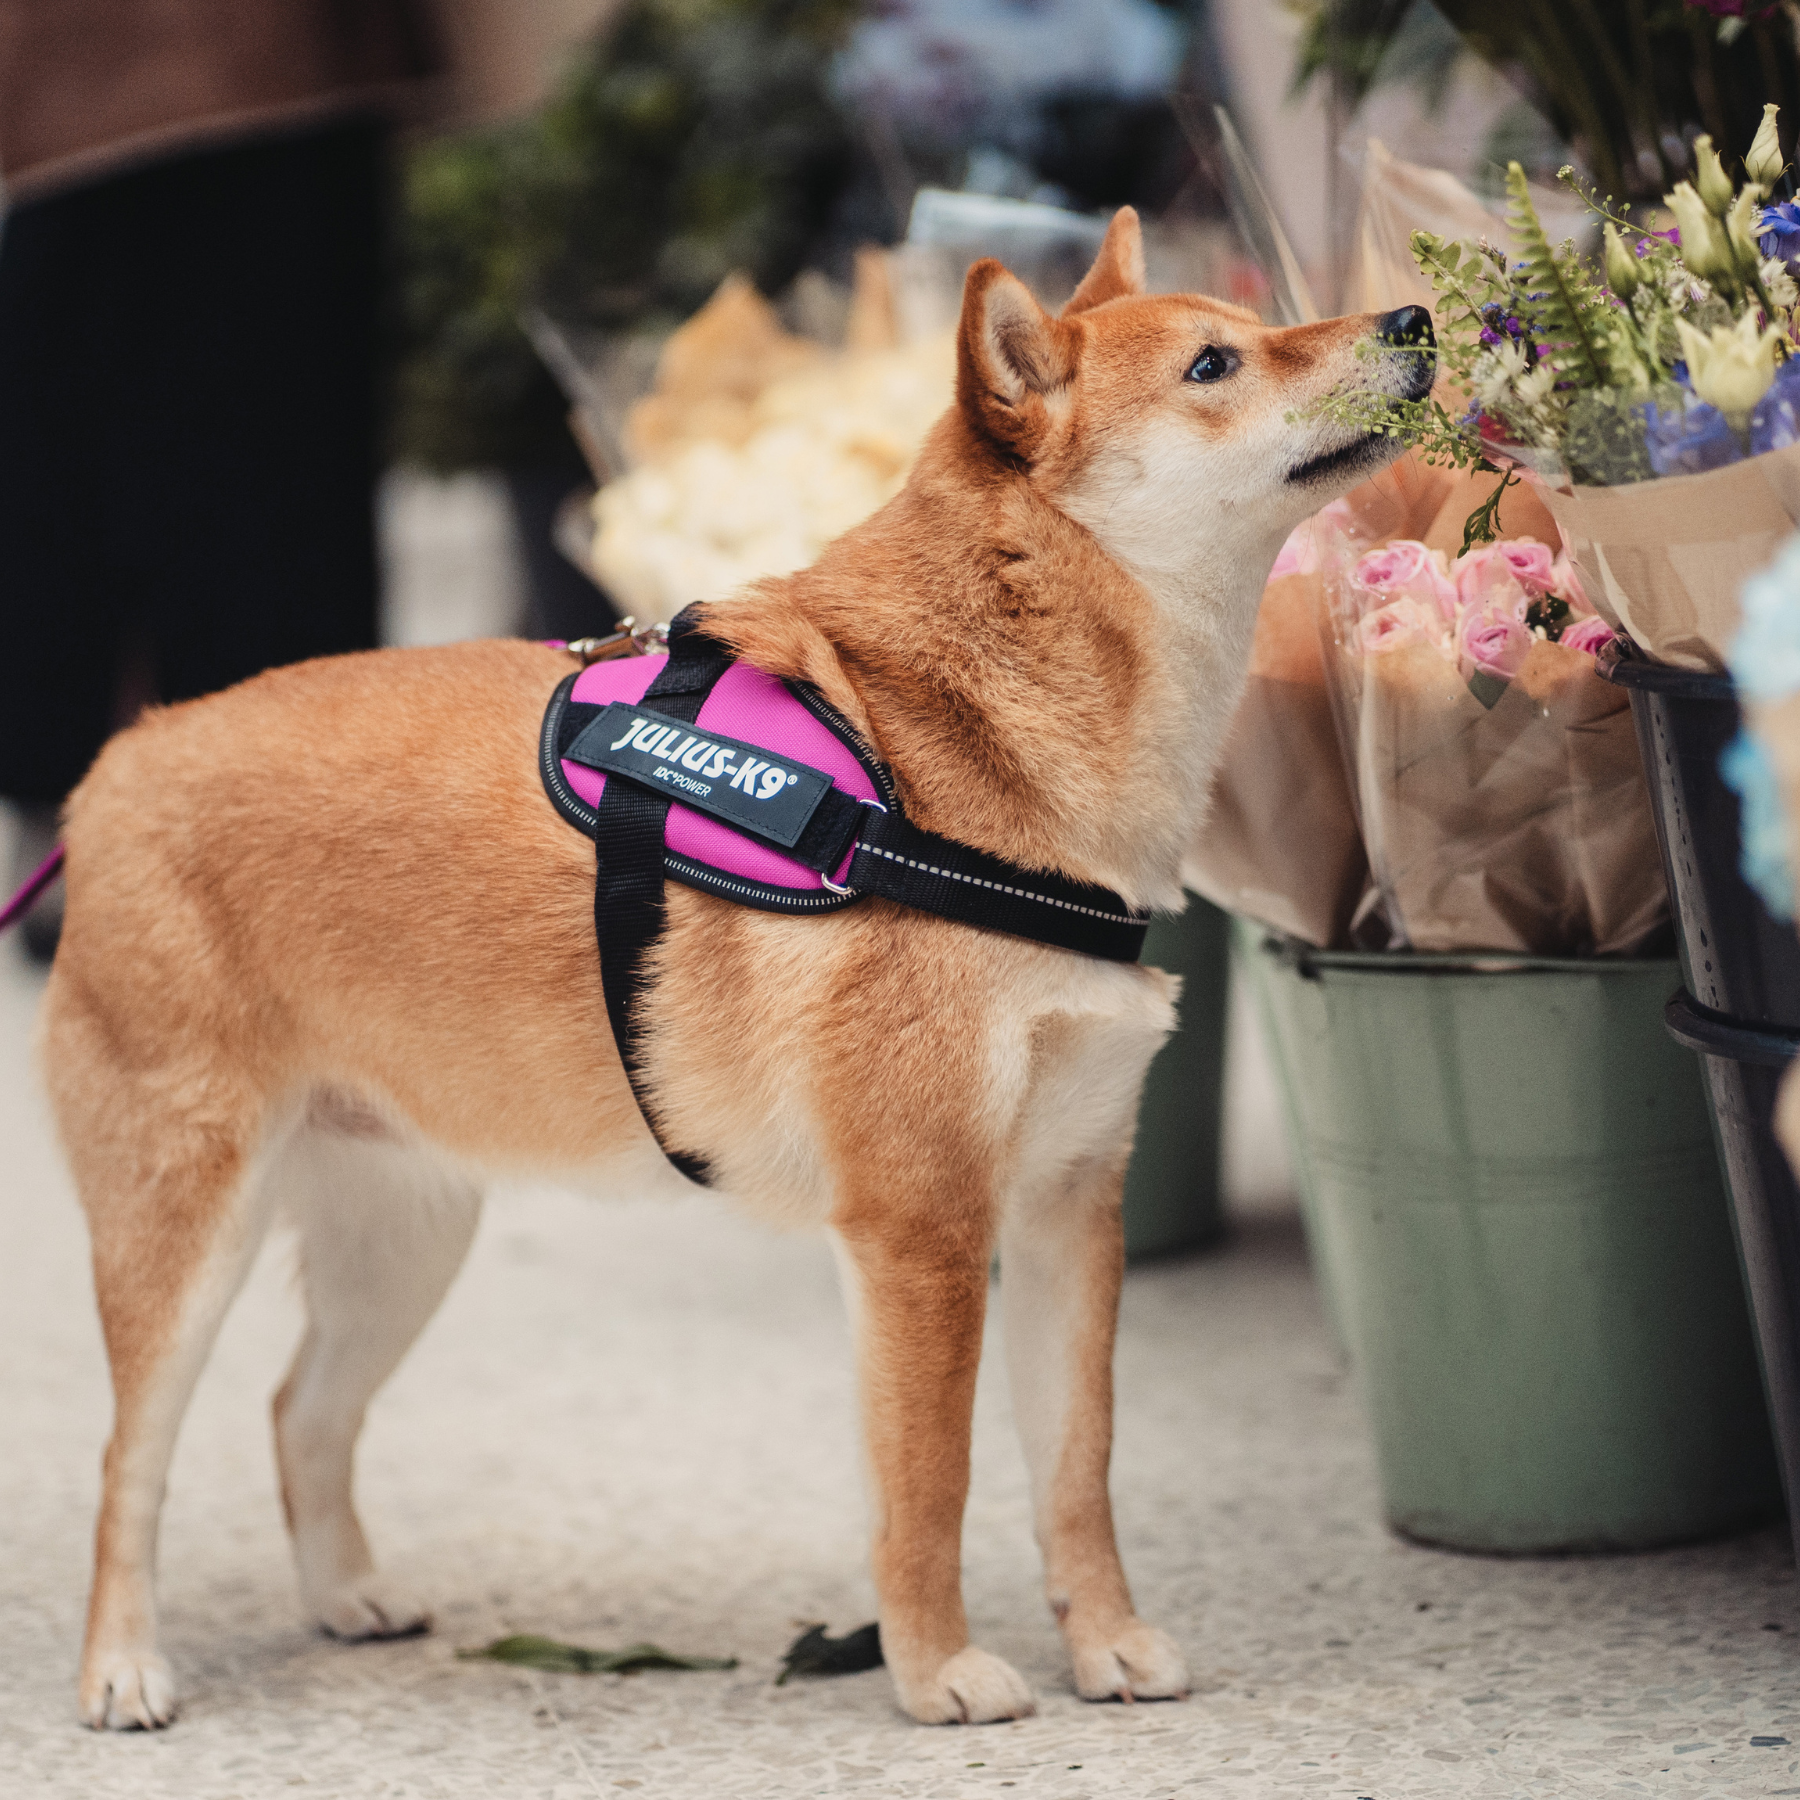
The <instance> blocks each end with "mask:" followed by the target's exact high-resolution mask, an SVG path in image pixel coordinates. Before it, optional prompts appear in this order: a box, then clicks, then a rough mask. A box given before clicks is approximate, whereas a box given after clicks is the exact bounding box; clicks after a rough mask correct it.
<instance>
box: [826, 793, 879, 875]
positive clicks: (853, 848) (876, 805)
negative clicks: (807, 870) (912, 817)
mask: <svg viewBox="0 0 1800 1800" xmlns="http://www.w3.org/2000/svg"><path fill="white" fill-rule="evenodd" d="M862 804H863V805H864V806H872V807H874V809H875V810H876V811H877V812H878V813H884V812H886V811H887V808H886V807H885V806H883V805H882V804H881V802H880V801H879V800H863V801H862ZM861 836H862V834H861V833H860V832H858V834H857V836H856V837H855V838H853V839H852V840H851V843H850V854H851V856H852V857H853V858H854V857H855V855H856V846H857V844H858V842H860V841H861ZM819 881H820V884H821V885H822V886H823V887H824V888H825V889H826V890H827V891H828V892H830V893H833V894H842V895H844V896H845V897H846V898H848V897H849V896H850V895H852V894H854V893H855V892H856V889H855V888H853V887H839V886H838V884H837V883H836V882H835V881H833V880H832V879H831V877H830V876H829V875H827V874H826V873H825V871H824V870H823V869H821V870H820V871H819Z"/></svg>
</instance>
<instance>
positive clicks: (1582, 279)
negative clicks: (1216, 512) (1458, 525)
mask: <svg viewBox="0 0 1800 1800" xmlns="http://www.w3.org/2000/svg"><path fill="white" fill-rule="evenodd" d="M1695 156H1696V168H1695V173H1694V176H1693V179H1692V180H1688V181H1682V182H1679V183H1677V184H1676V186H1675V189H1674V191H1673V192H1672V193H1670V194H1669V195H1667V196H1666V201H1667V205H1668V208H1669V211H1670V214H1671V215H1672V216H1673V218H1674V220H1675V226H1674V228H1673V229H1671V230H1661V231H1658V230H1652V229H1649V228H1648V227H1647V226H1644V225H1640V224H1638V223H1636V222H1635V221H1634V220H1633V219H1632V218H1631V217H1630V216H1629V215H1628V214H1627V213H1625V212H1624V211H1621V210H1618V209H1616V208H1615V207H1614V206H1613V205H1612V203H1611V202H1610V201H1607V200H1605V199H1603V198H1601V197H1599V196H1598V195H1596V194H1593V193H1591V192H1585V191H1583V190H1581V189H1580V188H1579V186H1578V184H1577V183H1576V182H1575V178H1574V176H1573V174H1572V172H1571V171H1569V170H1567V169H1565V170H1564V171H1562V178H1563V180H1564V181H1565V182H1566V183H1567V184H1568V185H1570V186H1571V187H1575V188H1576V191H1577V192H1579V193H1581V195H1582V198H1583V199H1584V201H1585V202H1586V204H1587V205H1588V206H1589V207H1590V208H1591V210H1592V212H1593V213H1594V215H1595V216H1596V218H1597V220H1598V221H1599V223H1600V225H1601V228H1602V236H1603V241H1604V255H1603V258H1602V260H1601V262H1600V263H1599V264H1598V265H1596V264H1595V263H1594V262H1592V261H1590V260H1589V259H1586V258H1584V257H1582V256H1581V255H1580V254H1579V253H1578V252H1577V251H1576V249H1575V247H1574V246H1573V244H1572V243H1564V244H1563V245H1561V246H1560V247H1557V246H1553V245H1552V244H1551V242H1550V241H1549V239H1548V237H1547V236H1546V234H1545V232H1544V229H1543V226H1542V224H1541V223H1540V221H1539V219H1538V215H1537V211H1536V209H1535V207H1534V206H1533V204H1532V201H1531V196H1530V193H1529V191H1528V190H1527V187H1526V183H1525V177H1524V174H1523V172H1522V171H1521V169H1520V168H1519V166H1518V165H1517V164H1514V165H1512V167H1511V168H1510V170H1509V172H1508V191H1509V195H1510V203H1509V207H1508V223H1509V225H1510V227H1511V230H1512V234H1513V237H1514V240H1515V250H1516V254H1509V253H1508V252H1507V251H1505V250H1503V249H1501V248H1498V247H1496V246H1495V245H1493V244H1492V243H1489V242H1487V241H1485V240H1482V241H1480V242H1467V241H1452V240H1448V239H1445V238H1442V237H1438V236H1434V235H1433V234H1431V233H1429V232H1423V231H1421V232H1415V233H1414V234H1413V239H1412V247H1413V252H1414V254H1415V256H1416V257H1417V258H1418V261H1419V265H1420V267H1421V268H1422V270H1423V271H1424V273H1425V274H1426V276H1427V277H1428V278H1429V280H1430V281H1431V283H1432V286H1433V288H1434V290H1435V293H1436V297H1437V304H1436V307H1435V311H1436V314H1437V322H1438V334H1439V343H1440V348H1441V353H1442V358H1443V363H1444V367H1445V383H1444V384H1442V385H1441V387H1440V394H1439V395H1437V396H1434V397H1432V398H1430V399H1428V400H1425V401H1422V402H1415V403H1409V404H1399V405H1395V406H1390V407H1388V408H1387V409H1386V410H1385V416H1382V417H1369V418H1366V419H1365V420H1364V422H1365V423H1366V424H1368V425H1369V427H1370V428H1371V429H1375V430H1381V431H1387V432H1391V433H1393V434H1395V435H1398V436H1400V437H1402V438H1404V439H1405V440H1407V441H1408V442H1409V443H1411V444H1412V445H1414V446H1415V447H1416V448H1417V449H1418V450H1419V451H1420V453H1421V454H1422V455H1423V456H1424V457H1426V458H1427V460H1429V461H1432V462H1436V463H1440V464H1450V465H1454V466H1455V467H1458V468H1461V469H1466V470H1473V471H1477V472H1483V473H1490V474H1496V475H1499V476H1501V482H1500V485H1499V488H1497V489H1495V490H1494V491H1493V492H1492V493H1491V494H1490V496H1489V499H1488V502H1487V504H1486V505H1484V506H1481V507H1478V508H1476V509H1475V510H1474V511H1473V512H1472V513H1471V515H1470V517H1469V519H1468V521H1467V526H1466V530H1465V534H1464V541H1463V547H1464V548H1465V549H1467V548H1471V547H1473V546H1474V545H1475V544H1478V543H1480V542H1483V541H1485V540H1486V539H1488V538H1489V537H1490V536H1491V535H1492V527H1493V510H1494V506H1495V505H1496V504H1497V502H1498V498H1499V493H1500V492H1501V491H1504V489H1505V488H1506V487H1507V486H1509V485H1510V484H1512V483H1513V482H1514V481H1516V480H1517V479H1519V478H1520V477H1521V475H1522V476H1524V478H1526V479H1528V480H1529V481H1531V482H1532V483H1533V484H1534V485H1535V486H1536V487H1537V488H1538V490H1539V491H1540V493H1541V495H1542V498H1543V500H1544V503H1545V505H1546V506H1547V507H1548V508H1549V510H1550V512H1551V513H1552V514H1553V515H1554V516H1555V519H1556V521H1557V524H1558V525H1559V526H1560V528H1561V535H1562V538H1563V540H1564V541H1565V542H1566V543H1567V545H1568V548H1569V552H1570V556H1571V560H1572V564H1573V566H1574V568H1575V569H1576V571H1577V572H1578V574H1579V577H1580V581H1581V584H1582V587H1583V589H1584V591H1585V593H1586V595H1587V596H1588V597H1589V599H1590V600H1591V603H1592V605H1593V607H1594V608H1595V610H1596V611H1597V612H1598V613H1599V615H1600V616H1601V617H1602V618H1604V619H1605V620H1606V621H1607V622H1608V623H1609V624H1612V625H1613V626H1615V627H1617V628H1618V629H1620V630H1622V631H1624V632H1625V633H1627V634H1628V635H1629V636H1630V637H1631V638H1633V639H1634V640H1635V641H1636V643H1637V644H1638V645H1639V646H1640V648H1642V649H1643V650H1645V651H1647V652H1648V653H1649V654H1650V655H1652V656H1654V657H1657V658H1660V659H1662V660H1664V661H1667V662H1670V663H1674V664H1676V665H1678V666H1681V667H1686V668H1695V669H1709V670H1719V669H1722V668H1723V667H1724V664H1725V652H1726V646H1727V645H1728V643H1729V641H1730V639H1731V636H1732V634H1733V632H1734V631H1735V629H1736V625H1737V616H1738V614H1737V590H1738V588H1739V586H1740V585H1741V583H1742V581H1743V579H1744V577H1745V576H1746V575H1747V574H1749V573H1751V572H1752V571H1753V570H1755V569H1756V568H1758V567H1760V566H1761V565H1762V564H1763V563H1764V562H1766V561H1767V560H1768V558H1769V556H1770V555H1771V554H1772V552H1773V550H1774V548H1775V546H1776V544H1777V543H1778V542H1779V541H1780V540H1781V539H1782V538H1783V537H1785V536H1786V535H1787V534H1788V532H1789V531H1791V530H1792V529H1793V526H1794V524H1795V523H1796V522H1797V521H1800V361H1796V359H1795V356H1794V350H1795V346H1796V336H1795V319H1796V305H1797V302H1800V287H1797V286H1796V281H1795V273H1796V270H1797V269H1800V207H1797V206H1795V205H1794V204H1792V203H1791V202H1783V203H1777V204H1770V201H1771V196H1772V194H1773V191H1774V187H1775V183H1776V182H1777V181H1778V180H1780V179H1781V176H1782V170H1783V164H1782V159H1781V153H1780V150H1779V147H1778V144H1777V139H1776V109H1775V108H1774V107H1773V106H1770V107H1768V108H1766V109H1765V112H1764V117H1763V122H1762V127H1761V129H1760V130H1759V131H1758V133H1757V136H1756V139H1755V142H1754V143H1753V145H1752V147H1751V150H1750V153H1749V155H1748V157H1747V158H1746V159H1745V171H1744V179H1743V180H1742V181H1741V182H1734V181H1733V179H1732V178H1731V176H1730V175H1729V174H1728V173H1727V172H1726V170H1725V168H1724V166H1723V165H1722V163H1721V162H1720V160H1719V158H1718V156H1717V155H1716V154H1715V153H1714V151H1713V148H1712V145H1711V143H1710V141H1709V140H1708V139H1707V138H1705V137H1701V138H1699V139H1697V140H1696V143H1695ZM1443 386H1447V387H1448V388H1450V389H1452V390H1454V396H1453V398H1452V403H1451V405H1449V406H1446V404H1445V402H1444V396H1443ZM1332 406H1333V407H1334V408H1335V409H1337V410H1341V411H1342V412H1343V413H1344V414H1345V416H1346V417H1347V418H1348V417H1349V416H1350V415H1351V414H1352V413H1353V412H1355V413H1359V416H1360V413H1361V412H1363V411H1366V407H1367V403H1364V402H1360V401H1357V400H1354V399H1351V398H1345V399H1343V400H1340V401H1335V402H1333V403H1332Z"/></svg>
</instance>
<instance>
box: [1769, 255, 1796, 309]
mask: <svg viewBox="0 0 1800 1800" xmlns="http://www.w3.org/2000/svg"><path fill="white" fill-rule="evenodd" d="M1762 284H1763V287H1764V289H1765V290H1766V291H1767V293H1768V296H1769V298H1770V299H1771V300H1773V301H1774V302H1775V304H1776V305H1777V306H1792V305H1793V304H1794V302H1795V301H1796V300H1800V284H1796V283H1795V281H1794V278H1793V276H1791V275H1790V274H1789V273H1788V268H1787V264H1786V263H1784V262H1778V261H1777V260H1776V259H1775V258H1774V257H1772V256H1771V257H1770V258H1769V259H1768V260H1767V261H1766V262H1765V263H1764V264H1763V266H1762Z"/></svg>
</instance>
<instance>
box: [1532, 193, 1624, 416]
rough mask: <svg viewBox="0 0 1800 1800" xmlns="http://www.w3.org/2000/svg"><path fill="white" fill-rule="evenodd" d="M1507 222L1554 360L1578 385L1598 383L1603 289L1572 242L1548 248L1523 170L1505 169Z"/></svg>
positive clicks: (1603, 353)
mask: <svg viewBox="0 0 1800 1800" xmlns="http://www.w3.org/2000/svg"><path fill="white" fill-rule="evenodd" d="M1506 193H1507V206H1506V222H1507V224H1508V225H1509V226H1510V227H1511V228H1512V234H1513V238H1514V241H1515V242H1516V243H1517V245H1518V249H1519V260H1520V261H1521V262H1522V263H1523V264H1524V276H1525V280H1526V282H1527V284H1528V285H1529V287H1530V288H1531V289H1533V290H1534V294H1535V297H1534V298H1533V300H1532V302H1531V306H1532V310H1533V312H1534V313H1535V314H1536V319H1537V323H1538V324H1539V325H1540V326H1541V327H1542V332H1543V335H1544V336H1545V337H1546V338H1550V339H1554V340H1555V341H1556V342H1557V345H1558V348H1559V356H1558V360H1559V361H1560V362H1562V363H1563V364H1564V367H1565V371H1566V373H1568V374H1569V375H1571V376H1573V377H1574V379H1575V381H1576V382H1577V384H1578V385H1580V386H1582V387H1599V386H1600V385H1601V384H1602V383H1603V382H1604V381H1605V379H1606V372H1607V347H1608V346H1607V332H1606V326H1607V324H1608V322H1609V320H1608V311H1609V309H1608V307H1607V304H1606V296H1605V294H1604V292H1603V291H1602V290H1601V289H1600V288H1599V287H1598V286H1597V285H1596V284H1595V283H1594V282H1593V281H1591V280H1590V279H1589V278H1588V275H1587V272H1586V270H1585V269H1583V267H1582V265H1581V259H1580V257H1578V256H1577V255H1576V254H1575V252H1574V249H1573V247H1572V246H1569V245H1565V246H1564V247H1563V249H1562V250H1561V251H1558V250H1556V249H1555V248H1553V247H1552V245H1551V243H1550V240H1549V238H1548V237H1547V236H1546V235H1545V233H1544V227H1543V225H1542V223H1541V222H1540V221H1539V219H1538V216H1537V208H1536V207H1535V206H1533V205H1532V203H1531V190H1530V189H1529V188H1528V187H1527V186H1526V185H1525V171H1524V170H1523V169H1522V168H1520V167H1519V165H1518V164H1517V163H1508V164H1507V167H1506Z"/></svg>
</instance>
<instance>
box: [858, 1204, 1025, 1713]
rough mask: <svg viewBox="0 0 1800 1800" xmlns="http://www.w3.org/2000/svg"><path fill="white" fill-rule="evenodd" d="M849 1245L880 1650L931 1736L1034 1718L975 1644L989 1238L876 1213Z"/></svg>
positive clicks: (905, 1702) (1008, 1678)
mask: <svg viewBox="0 0 1800 1800" xmlns="http://www.w3.org/2000/svg"><path fill="white" fill-rule="evenodd" d="M837 1240H838V1246H839V1251H840V1263H841V1265H842V1267H843V1269H844V1274H845V1285H846V1289H847V1298H848V1300H849V1303H850V1311H851V1316H852V1320H853V1322H854V1325H855V1328H856V1339H857V1367H858V1376H859V1380H860V1385H861V1389H862V1407H863V1428H864V1434H865V1438H866V1441H867V1445H868V1461H869V1477H870V1483H871V1487H872V1490H873V1491H872V1492H871V1494H870V1505H871V1508H872V1510H873V1513H874V1550H873V1559H872V1560H873V1564H874V1573H875V1586H876V1591H877V1593H878V1594H879V1596H880V1605H881V1648H882V1653H883V1656H884V1658H885V1660H886V1662H887V1666H888V1668H889V1670H890V1671H891V1673H892V1674H893V1678H894V1686H895V1687H896V1689H897V1690H898V1692H899V1696H900V1704H901V1705H902V1706H903V1707H905V1708H906V1710H907V1711H908V1712H909V1713H911V1714H912V1716H913V1717H914V1718H915V1719H918V1720H920V1721H922V1722H923V1723H925V1724H927V1725H950V1724H958V1723H961V1724H968V1725H974V1724H980V1723H982V1722H984V1721H987V1720H992V1719H1017V1718H1022V1717H1023V1716H1024V1715H1025V1714H1027V1713H1030V1712H1032V1711H1033V1710H1034V1707H1033V1703H1032V1698H1031V1690H1030V1688H1028V1687H1027V1686H1026V1685H1025V1682H1024V1680H1023V1678H1022V1677H1021V1676H1020V1675H1019V1674H1018V1672H1017V1671H1016V1670H1015V1669H1013V1668H1012V1666H1011V1665H1010V1664H1008V1663H1005V1662H1002V1661H1001V1659H1000V1658H999V1657H997V1656H993V1655H990V1654H989V1653H988V1652H987V1651H985V1650H978V1649H976V1648H975V1646H974V1645H972V1644H971V1643H970V1642H969V1623H968V1618H967V1615H966V1614H965V1613H964V1611H963V1598H962V1519H963V1505H964V1502H965V1501H966V1500H967V1498H968V1492H969V1433H970V1429H971V1422H972V1415H973V1410H974V1402H975V1372H976V1369H977V1367H978V1366H979V1364H980V1361H981V1327H982V1319H983V1316H984V1314H985V1312H986V1308H987V1271H988V1258H989V1248H988V1243H987V1234H986V1233H985V1231H983V1232H980V1233H976V1232H973V1231H966V1230H963V1229H959V1227H958V1226H957V1225H956V1224H951V1223H949V1222H947V1221H945V1220H942V1219H926V1218H922V1217H909V1216H907V1215H906V1214H905V1212H904V1211H903V1210H902V1209H899V1208H895V1209H893V1210H888V1209H885V1208H884V1209H881V1210H880V1211H879V1212H877V1211H876V1210H875V1209H874V1208H870V1209H869V1211H868V1212H859V1213H855V1214H852V1215H851V1216H849V1217H840V1218H839V1220H838V1221H837Z"/></svg>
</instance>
